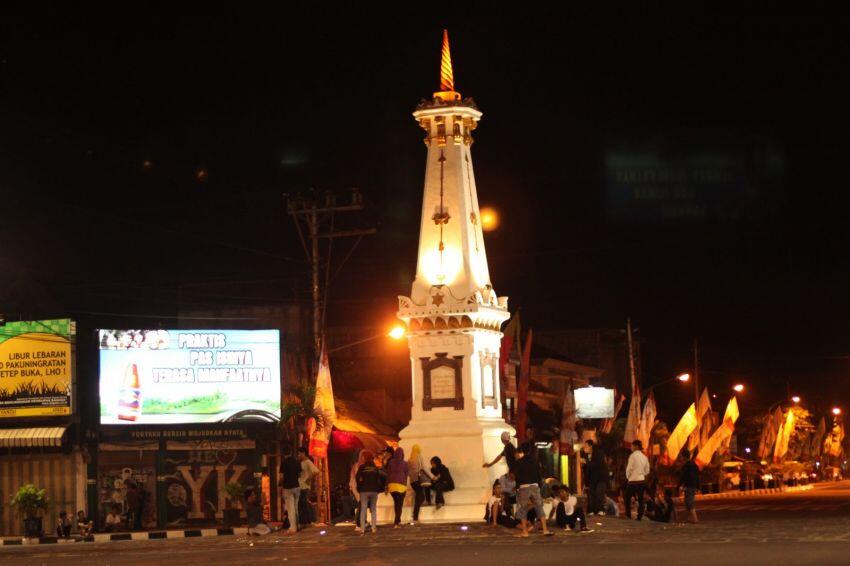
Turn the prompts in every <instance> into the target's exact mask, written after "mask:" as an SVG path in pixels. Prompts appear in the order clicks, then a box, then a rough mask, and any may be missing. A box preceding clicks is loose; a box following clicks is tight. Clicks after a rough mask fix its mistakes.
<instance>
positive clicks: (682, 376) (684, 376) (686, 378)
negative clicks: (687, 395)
mask: <svg viewBox="0 0 850 566" xmlns="http://www.w3.org/2000/svg"><path fill="white" fill-rule="evenodd" d="M676 379H678V380H679V381H681V382H682V383H687V382H688V381H690V379H691V374H689V373H680V374H679V375H677V376H676Z"/></svg>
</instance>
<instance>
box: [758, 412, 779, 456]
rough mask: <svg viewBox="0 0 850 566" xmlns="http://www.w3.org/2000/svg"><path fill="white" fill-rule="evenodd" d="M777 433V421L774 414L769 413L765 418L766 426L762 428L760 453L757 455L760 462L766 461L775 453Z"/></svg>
mask: <svg viewBox="0 0 850 566" xmlns="http://www.w3.org/2000/svg"><path fill="white" fill-rule="evenodd" d="M776 433H777V430H776V419H774V418H773V413H771V412H770V411H768V412H767V415H765V417H764V425H763V426H762V427H761V438H760V439H759V447H758V452H757V453H756V454H757V456H758V457H759V460H766V459H767V457H768V456H769V455H770V454H771V452H773V443H774V442H776Z"/></svg>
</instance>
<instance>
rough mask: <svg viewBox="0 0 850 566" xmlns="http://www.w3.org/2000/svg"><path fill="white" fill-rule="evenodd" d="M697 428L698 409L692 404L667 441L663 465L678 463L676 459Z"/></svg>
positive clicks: (662, 456)
mask: <svg viewBox="0 0 850 566" xmlns="http://www.w3.org/2000/svg"><path fill="white" fill-rule="evenodd" d="M696 427H697V409H696V406H695V405H694V404H693V403H691V406H690V407H688V410H687V411H685V414H684V415H682V418H681V419H679V424H677V425H676V428H674V429H673V432H672V434H670V437H669V438H668V439H667V450H666V451H665V452H664V453H663V454H662V455H661V462H662V463H664V464H667V465H671V464H672V463H673V462H675V461H676V458H678V457H679V452H681V451H682V447H683V446H684V445H685V443H686V442H687V441H688V436H690V434H691V433H692V432H693V431H694V429H695V428H696Z"/></svg>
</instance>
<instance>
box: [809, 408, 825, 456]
mask: <svg viewBox="0 0 850 566" xmlns="http://www.w3.org/2000/svg"><path fill="white" fill-rule="evenodd" d="M825 434H826V421H825V420H824V418H823V417H821V418H820V422H819V423H818V428H817V430H815V433H814V435H812V442H811V445H810V448H809V450H810V453H811V456H812V457H814V458H817V457H818V456H820V455H821V450H822V448H823V437H824V435H825Z"/></svg>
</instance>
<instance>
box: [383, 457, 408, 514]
mask: <svg viewBox="0 0 850 566" xmlns="http://www.w3.org/2000/svg"><path fill="white" fill-rule="evenodd" d="M407 474H408V466H407V462H405V461H404V449H403V448H402V447H401V446H399V447H398V448H396V449H395V452H393V455H392V458H390V461H389V462H387V490H388V491H389V492H390V496H391V497H392V498H393V509H394V510H395V518H394V519H393V528H394V529H397V528H399V527H401V511H402V507H403V506H404V496H405V495H406V494H407Z"/></svg>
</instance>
